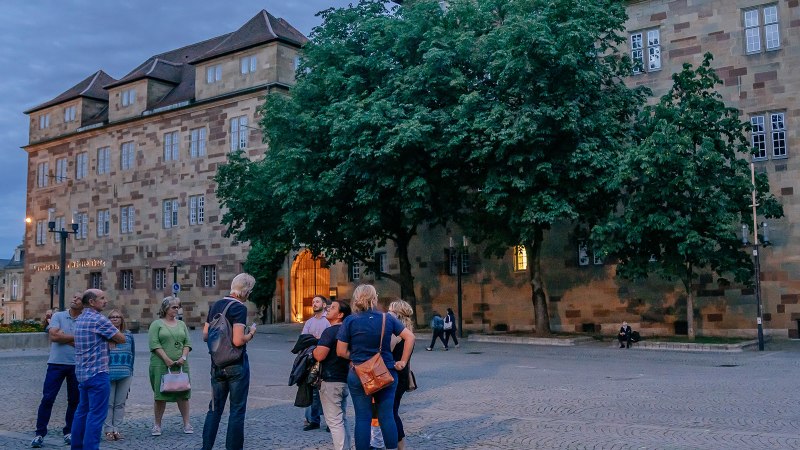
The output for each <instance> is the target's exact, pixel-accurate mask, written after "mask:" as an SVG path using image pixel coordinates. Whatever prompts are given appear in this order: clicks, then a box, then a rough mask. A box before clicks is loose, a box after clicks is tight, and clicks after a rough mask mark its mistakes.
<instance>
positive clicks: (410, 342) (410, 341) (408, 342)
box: [394, 328, 417, 370]
mask: <svg viewBox="0 0 800 450" xmlns="http://www.w3.org/2000/svg"><path fill="white" fill-rule="evenodd" d="M400 337H401V338H402V339H403V341H405V345H404V346H403V356H402V357H401V358H400V361H395V363H394V368H395V369H397V370H403V369H405V367H406V366H407V365H408V360H409V359H410V358H411V352H412V351H413V350H414V341H416V340H417V339H416V337H414V333H412V332H411V330H409V329H408V328H406V329H404V330H403V331H402V332H400Z"/></svg>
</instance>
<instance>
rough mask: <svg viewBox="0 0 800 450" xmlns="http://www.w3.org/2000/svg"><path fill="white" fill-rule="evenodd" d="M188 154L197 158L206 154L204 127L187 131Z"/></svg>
mask: <svg viewBox="0 0 800 450" xmlns="http://www.w3.org/2000/svg"><path fill="white" fill-rule="evenodd" d="M189 136H190V143H189V156H190V157H192V158H197V157H200V156H205V155H206V129H205V128H195V129H194V130H192V131H191V132H190V133H189Z"/></svg>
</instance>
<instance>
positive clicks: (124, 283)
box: [119, 269, 133, 291]
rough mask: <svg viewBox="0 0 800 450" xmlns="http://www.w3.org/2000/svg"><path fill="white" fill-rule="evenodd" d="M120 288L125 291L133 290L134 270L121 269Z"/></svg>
mask: <svg viewBox="0 0 800 450" xmlns="http://www.w3.org/2000/svg"><path fill="white" fill-rule="evenodd" d="M119 277H120V289H121V290H123V291H132V290H133V270H130V269H127V270H121V271H120V272H119Z"/></svg>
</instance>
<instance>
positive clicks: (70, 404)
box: [36, 364, 81, 436]
mask: <svg viewBox="0 0 800 450" xmlns="http://www.w3.org/2000/svg"><path fill="white" fill-rule="evenodd" d="M64 380H67V415H66V417H65V418H64V421H65V422H66V423H65V424H64V429H63V432H64V434H65V435H66V434H69V433H70V432H71V431H72V419H73V417H75V410H76V409H78V401H79V400H80V395H81V394H80V393H79V392H78V379H77V378H75V366H72V365H69V364H48V365H47V373H46V374H45V377H44V385H43V386H42V402H41V403H39V412H38V414H36V435H37V436H46V435H47V424H48V423H50V416H51V414H52V413H53V404H54V403H55V401H56V397H58V391H60V390H61V385H62V384H64Z"/></svg>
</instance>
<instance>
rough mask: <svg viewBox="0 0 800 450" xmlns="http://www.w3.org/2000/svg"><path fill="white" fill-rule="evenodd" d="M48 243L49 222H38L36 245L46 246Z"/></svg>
mask: <svg viewBox="0 0 800 450" xmlns="http://www.w3.org/2000/svg"><path fill="white" fill-rule="evenodd" d="M45 242H47V221H45V220H37V221H36V245H44V243H45Z"/></svg>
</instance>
